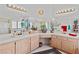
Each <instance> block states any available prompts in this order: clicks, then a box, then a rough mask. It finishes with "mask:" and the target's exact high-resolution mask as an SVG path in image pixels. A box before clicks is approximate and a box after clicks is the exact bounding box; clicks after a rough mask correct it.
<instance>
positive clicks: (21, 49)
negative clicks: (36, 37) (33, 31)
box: [16, 38, 30, 54]
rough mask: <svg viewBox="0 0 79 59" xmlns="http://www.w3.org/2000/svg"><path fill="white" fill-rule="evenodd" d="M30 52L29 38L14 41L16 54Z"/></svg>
mask: <svg viewBox="0 0 79 59" xmlns="http://www.w3.org/2000/svg"><path fill="white" fill-rule="evenodd" d="M29 52H30V38H26V39H22V40H19V41H16V54H25V53H29Z"/></svg>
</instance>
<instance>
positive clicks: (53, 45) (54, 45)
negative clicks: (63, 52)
mask: <svg viewBox="0 0 79 59" xmlns="http://www.w3.org/2000/svg"><path fill="white" fill-rule="evenodd" d="M56 41H57V40H56V38H53V37H52V39H51V46H52V47H54V48H57V45H56Z"/></svg>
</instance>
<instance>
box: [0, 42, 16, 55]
mask: <svg viewBox="0 0 79 59" xmlns="http://www.w3.org/2000/svg"><path fill="white" fill-rule="evenodd" d="M14 53H15V43H14V42H11V43H6V44H1V45H0V54H14Z"/></svg>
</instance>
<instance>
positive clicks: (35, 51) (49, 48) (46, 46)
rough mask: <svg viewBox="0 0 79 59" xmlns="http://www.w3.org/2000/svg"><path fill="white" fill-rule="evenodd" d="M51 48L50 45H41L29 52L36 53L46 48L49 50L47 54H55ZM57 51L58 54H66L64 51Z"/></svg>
mask: <svg viewBox="0 0 79 59" xmlns="http://www.w3.org/2000/svg"><path fill="white" fill-rule="evenodd" d="M51 49H53V48H52V47H50V46H48V45H43V46H42V47H39V48H37V49H35V50H34V51H32V52H31V54H33V53H37V52H40V51H46V50H50V51H49V53H48V54H56V53H54V52H52V51H51ZM57 51H59V52H60V53H58V54H66V53H64V52H62V51H60V50H57ZM47 52H48V51H47ZM45 54H46V53H45Z"/></svg>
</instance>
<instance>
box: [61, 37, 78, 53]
mask: <svg viewBox="0 0 79 59" xmlns="http://www.w3.org/2000/svg"><path fill="white" fill-rule="evenodd" d="M76 43H77V41H76V40H75V39H71V38H68V39H67V40H62V49H63V50H64V51H66V52H68V53H75V52H76V45H77V44H76Z"/></svg>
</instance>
